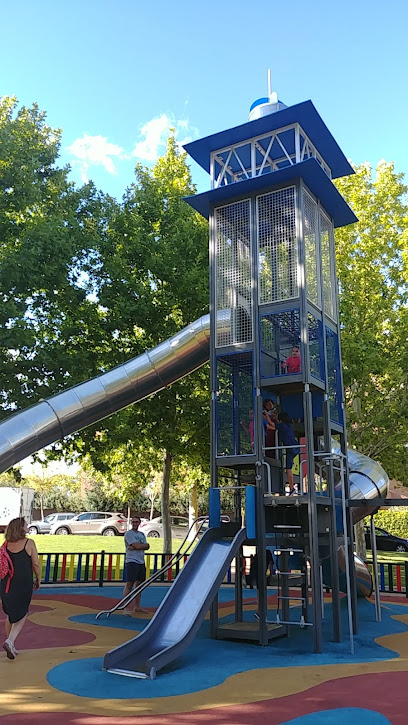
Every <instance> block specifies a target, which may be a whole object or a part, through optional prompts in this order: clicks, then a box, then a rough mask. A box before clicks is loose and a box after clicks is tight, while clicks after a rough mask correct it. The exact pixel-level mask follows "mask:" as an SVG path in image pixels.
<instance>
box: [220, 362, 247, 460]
mask: <svg viewBox="0 0 408 725" xmlns="http://www.w3.org/2000/svg"><path fill="white" fill-rule="evenodd" d="M216 420H217V455H218V456H239V455H245V454H249V453H252V452H253V450H254V440H255V438H254V437H255V429H254V425H255V423H254V402H253V368H252V353H237V354H233V355H223V356H221V357H219V358H218V359H217V398H216Z"/></svg>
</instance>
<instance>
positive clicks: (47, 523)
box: [28, 513, 76, 535]
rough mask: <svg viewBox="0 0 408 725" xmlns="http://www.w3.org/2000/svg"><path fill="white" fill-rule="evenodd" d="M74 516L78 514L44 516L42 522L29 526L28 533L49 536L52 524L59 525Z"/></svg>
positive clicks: (34, 522) (32, 523)
mask: <svg viewBox="0 0 408 725" xmlns="http://www.w3.org/2000/svg"><path fill="white" fill-rule="evenodd" d="M74 516H76V514H73V513H63V514H48V516H44V518H43V519H41V521H32V522H31V524H29V526H28V533H29V534H31V535H33V534H49V533H50V530H51V526H52V524H59V523H61V521H66V520H67V519H72V518H74Z"/></svg>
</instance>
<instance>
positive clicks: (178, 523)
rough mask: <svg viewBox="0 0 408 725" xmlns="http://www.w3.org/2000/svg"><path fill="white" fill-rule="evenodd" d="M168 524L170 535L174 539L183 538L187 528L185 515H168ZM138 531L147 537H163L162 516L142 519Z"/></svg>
mask: <svg viewBox="0 0 408 725" xmlns="http://www.w3.org/2000/svg"><path fill="white" fill-rule="evenodd" d="M170 526H171V535H172V536H174V538H175V539H184V537H185V535H186V534H187V531H188V529H189V526H188V518H187V517H186V516H170ZM139 531H141V532H142V533H143V534H144V535H145V536H148V537H153V538H156V539H158V538H160V537H163V524H162V517H161V516H157V517H156V518H155V519H151V521H142V522H141V524H140V526H139Z"/></svg>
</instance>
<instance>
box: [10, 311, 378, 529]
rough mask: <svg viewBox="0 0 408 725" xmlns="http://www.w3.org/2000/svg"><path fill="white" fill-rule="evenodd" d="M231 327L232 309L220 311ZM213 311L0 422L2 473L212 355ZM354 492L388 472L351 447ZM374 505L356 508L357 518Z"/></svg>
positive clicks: (366, 494)
mask: <svg viewBox="0 0 408 725" xmlns="http://www.w3.org/2000/svg"><path fill="white" fill-rule="evenodd" d="M218 323H221V324H223V325H224V326H225V329H226V330H228V329H229V326H230V313H229V311H228V310H223V311H221V312H220V313H219V314H218ZM209 345H210V316H209V315H203V317H200V319H199V320H196V321H195V322H193V323H192V324H191V325H188V326H187V327H185V328H184V329H183V330H181V331H180V332H178V333H177V334H176V335H174V336H173V337H171V338H170V339H169V340H166V341H165V342H162V343H160V345H158V346H157V347H155V348H153V349H152V350H150V351H148V352H145V353H143V354H142V355H139V356H138V357H136V358H134V359H133V360H130V361H129V362H127V363H124V364H123V365H119V366H118V367H116V368H114V369H113V370H111V371H110V372H108V373H104V374H103V375H99V376H97V377H95V378H93V379H92V380H89V381H88V382H85V383H80V384H79V385H76V386H74V387H72V388H69V389H68V390H66V391H64V392H63V393H58V394H57V395H54V396H52V397H51V398H48V399H47V400H43V401H41V402H39V403H37V404H36V405H33V406H32V407H30V408H27V409H26V410H23V411H21V412H19V413H15V414H14V415H12V416H10V417H9V418H6V420H4V421H2V422H1V423H0V473H1V472H3V471H6V470H7V469H8V468H10V467H11V466H13V465H15V464H16V463H18V462H19V461H21V460H23V459H24V458H26V457H27V456H29V455H31V454H32V453H35V452H36V451H39V450H41V449H42V448H44V447H45V446H48V445H50V444H51V443H54V442H55V441H57V440H59V439H62V438H64V437H65V436H67V435H70V434H72V433H75V432H76V431H78V430H81V429H82V428H86V426H88V425H90V424H91V423H96V422H98V421H99V420H102V419H103V418H106V417H107V416H109V415H112V413H116V412H117V411H118V410H121V409H122V408H126V407H127V406H128V405H131V404H132V403H135V402H136V401H138V400H142V399H143V398H146V397H148V396H149V395H152V394H153V393H156V392H158V391H159V390H162V389H163V388H165V387H166V386H168V385H171V384H172V383H174V382H175V381H176V380H180V378H183V377H184V376H186V375H188V374H189V373H191V372H193V370H196V369H197V368H199V367H201V365H204V363H206V362H207V361H208V359H209ZM348 464H349V471H350V496H351V498H366V499H371V498H378V497H379V498H386V496H387V490H388V476H387V474H386V473H385V471H384V470H383V468H382V467H381V466H380V465H379V464H378V463H376V462H375V461H373V460H371V459H370V458H368V457H367V456H364V455H362V454H361V453H358V452H357V451H353V450H349V451H348ZM374 511H375V508H374V507H372V508H370V507H368V508H364V509H353V516H354V522H357V521H359V520H360V519H361V518H363V517H364V516H368V515H369V514H371V513H373V512H374Z"/></svg>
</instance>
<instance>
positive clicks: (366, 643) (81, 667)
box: [48, 588, 407, 725]
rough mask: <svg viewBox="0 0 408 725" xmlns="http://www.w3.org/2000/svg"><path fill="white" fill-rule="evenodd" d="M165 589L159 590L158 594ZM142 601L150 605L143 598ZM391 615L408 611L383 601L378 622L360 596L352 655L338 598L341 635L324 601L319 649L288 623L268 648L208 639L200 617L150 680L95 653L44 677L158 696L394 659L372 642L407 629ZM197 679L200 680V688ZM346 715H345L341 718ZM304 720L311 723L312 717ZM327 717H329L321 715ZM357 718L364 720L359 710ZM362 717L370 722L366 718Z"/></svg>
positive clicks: (84, 691)
mask: <svg viewBox="0 0 408 725" xmlns="http://www.w3.org/2000/svg"><path fill="white" fill-rule="evenodd" d="M165 591H167V590H165ZM158 592H159V588H157V589H156V590H155V591H152V593H151V597H152V598H154V599H155V598H156V596H157V595H158ZM88 593H89V590H88ZM164 593H165V592H163V591H162V595H163V594H164ZM232 595H233V590H228V589H224V590H221V592H220V599H221V597H222V599H223V600H224V601H229V600H231V599H232ZM244 595H245V597H246V598H253V596H254V592H253V591H252V590H245V591H244ZM225 597H226V598H225ZM145 604H146V606H149V603H148V602H147V601H146V602H145ZM295 611H296V610H295ZM396 614H407V608H406V607H404V606H401V605H399V604H394V603H390V604H388V603H387V605H386V607H383V609H382V616H383V621H382V622H381V623H377V622H376V621H375V610H374V605H373V604H372V603H371V602H367V601H365V600H361V601H360V602H359V617H360V631H359V634H358V635H357V636H356V637H355V654H354V655H352V654H351V653H350V642H349V639H348V637H347V632H348V629H347V622H348V620H347V606H346V601H345V600H343V601H342V620H343V631H344V633H345V639H344V641H343V642H342V643H340V644H335V643H333V642H332V641H331V637H332V631H331V611H330V605H327V606H326V608H325V620H324V623H323V635H324V650H325V651H324V652H323V653H322V654H315V653H314V652H313V635H312V631H311V629H312V628H308V629H300V628H298V627H296V628H295V627H293V628H292V629H291V637H289V638H282V639H279V640H275V641H273V642H272V643H270V645H269V646H268V647H258V646H257V645H255V644H248V643H243V642H236V641H235V642H228V641H221V640H220V641H217V640H213V639H210V637H209V622H208V621H205V622H203V624H202V626H201V628H200V631H199V633H198V635H197V637H196V638H195V640H194V642H193V644H192V645H191V646H190V647H189V648H188V649H187V650H186V651H185V652H184V653H183V655H182V656H181V657H179V658H178V659H177V660H175V661H174V662H173V663H172V664H171V665H170V666H168V667H167V668H164V669H163V670H160V672H159V673H158V677H157V679H156V680H154V681H151V680H138V679H133V678H127V677H126V678H125V677H118V676H117V675H113V674H111V673H109V672H103V671H102V659H100V658H95V659H77V660H73V661H70V662H66V663H63V664H61V665H58V666H57V667H55V668H53V669H52V670H50V672H49V673H48V682H49V684H50V685H51V686H52V687H55V688H56V689H58V690H61V691H63V692H67V693H70V694H73V695H80V696H82V697H90V698H101V699H103V698H111V697H115V698H119V699H121V698H122V699H128V698H132V697H138V698H141V697H146V698H149V697H154V698H157V697H167V696H172V695H183V694H188V693H193V692H196V691H197V690H198V689H200V690H205V689H207V688H210V687H214V686H216V685H218V684H220V683H221V682H223V681H224V680H225V679H226V678H227V677H229V676H231V675H233V674H236V673H239V672H245V671H246V670H252V669H258V668H276V667H293V666H304V665H306V666H318V665H332V664H342V663H343V664H345V663H350V662H353V663H357V662H373V661H382V660H385V659H393V658H397V657H398V654H397V653H396V652H393V651H391V650H389V649H385V648H384V647H382V646H381V645H379V644H377V643H376V642H375V641H374V638H378V637H381V636H382V635H385V634H392V633H399V632H405V631H406V629H407V628H406V626H405V625H404V624H403V623H402V622H398V621H396V620H394V619H392V618H391V617H392V615H396ZM245 618H247V619H249V620H252V619H253V612H246V614H245ZM71 619H72V621H78V622H85V623H92V624H95V619H94V617H93V615H79V616H77V617H72V618H71ZM230 619H232V617H231V616H227V617H224V618H222V621H225V622H227V621H229V620H230ZM147 623H148V620H146V619H143V620H142V619H140V620H136V619H131V618H128V617H124V616H121V615H114V616H112V617H111V618H110V619H108V620H102V621H100V622H99V624H100V625H101V626H109V627H121V628H122V629H129V630H130V631H131V630H140V629H142V628H143V626H146V624H147ZM181 675H182V676H181ZM197 683H200V685H199V687H198V686H197ZM362 712H364V711H362ZM346 719H347V717H346V716H345V720H344V722H346ZM299 722H300V721H299ZM302 722H304V720H303V721H302ZM309 722H310V723H311V721H309ZM326 722H330V721H329V720H327V719H326ZM337 722H339V720H338V721H337ZM340 722H341V721H340ZM361 722H363V723H364V722H365V721H364V715H363V714H362V720H361ZM366 722H367V723H368V722H369V721H368V720H366ZM371 722H372V723H375V724H376V725H377V723H378V725H384V724H385V723H386V722H387V720H386V719H384V718H383V719H382V720H378V718H377V721H376V720H371ZM308 725H309V723H308ZM348 725H350V720H348Z"/></svg>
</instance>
